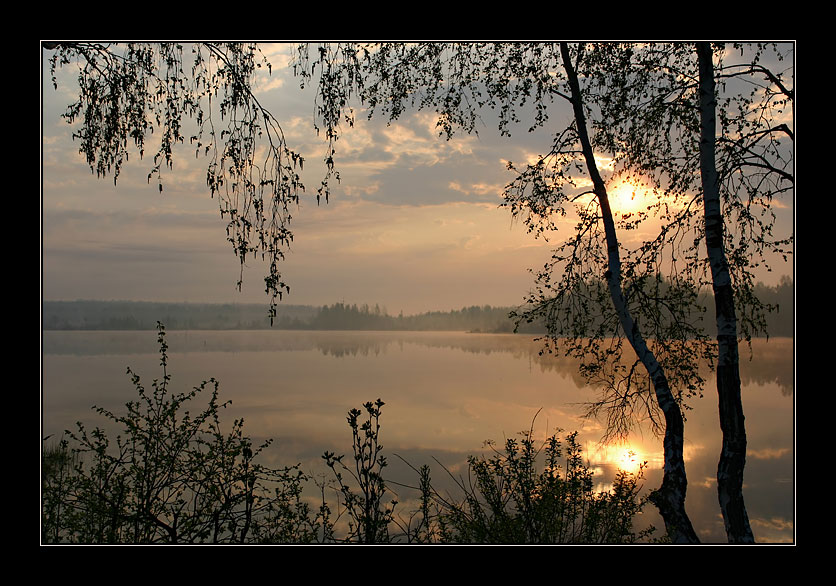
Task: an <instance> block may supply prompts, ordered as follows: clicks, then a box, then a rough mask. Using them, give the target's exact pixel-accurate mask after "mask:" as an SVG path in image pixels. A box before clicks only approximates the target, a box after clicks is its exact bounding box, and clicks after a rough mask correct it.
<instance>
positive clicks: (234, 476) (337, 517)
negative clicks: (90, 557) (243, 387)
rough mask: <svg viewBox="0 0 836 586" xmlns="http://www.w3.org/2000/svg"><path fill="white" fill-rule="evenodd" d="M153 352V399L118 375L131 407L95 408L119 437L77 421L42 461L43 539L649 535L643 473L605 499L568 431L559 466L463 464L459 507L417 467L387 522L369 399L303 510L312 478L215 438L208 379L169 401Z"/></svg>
mask: <svg viewBox="0 0 836 586" xmlns="http://www.w3.org/2000/svg"><path fill="white" fill-rule="evenodd" d="M158 343H159V346H160V356H161V361H160V363H161V366H162V378H161V379H159V380H154V381H153V384H152V389H151V390H150V391H148V390H147V389H146V388H145V387H144V386H143V385H142V383H141V380H140V377H139V376H137V375H136V374H134V373H133V372H132V371H131V369H130V368H129V369H128V375H129V376H130V377H131V380H132V382H133V384H134V386H135V388H136V391H137V395H138V398H137V399H136V400H134V401H130V402H128V403H127V404H126V405H125V407H126V413H125V414H123V415H117V414H115V413H113V412H111V411H108V410H106V409H103V408H97V407H94V410H95V411H96V412H97V413H99V414H100V415H103V416H104V417H105V418H106V419H107V420H109V422H110V424H111V426H114V425H115V426H116V427H117V428H120V429H121V433H120V434H119V435H117V436H116V437H115V439H111V438H110V437H109V435H108V433H107V432H106V431H104V430H103V429H101V428H99V427H96V428H95V429H93V430H91V431H88V430H87V429H86V428H85V426H84V425H83V424H81V423H78V424H77V430H76V431H75V432H69V431H67V432H65V435H64V437H62V438H61V440H60V441H59V442H58V444H57V445H52V446H49V447H46V448H45V449H44V450H43V455H42V463H41V472H42V521H41V525H42V527H41V528H42V540H43V542H45V543H316V542H326V543H351V542H353V543H368V544H371V543H392V542H405V543H625V542H633V541H637V540H639V539H642V538H644V537H646V535H647V534H648V532H639V533H636V532H635V531H634V529H633V519H634V517H635V515H637V514H638V513H639V512H640V511H641V508H642V506H643V505H644V500H643V499H640V498H639V496H638V495H639V489H640V487H639V484H638V482H639V479H640V475H636V476H633V475H629V474H627V473H620V474H619V475H618V476H617V477H616V480H615V484H614V488H613V489H612V490H610V491H608V492H603V493H596V492H594V490H593V486H592V474H591V472H590V471H589V469H588V468H587V467H586V466H585V465H584V464H583V462H582V459H581V451H580V447H579V446H578V444H577V441H576V434H570V435H569V436H567V437H566V456H565V461H561V454H562V446H561V442H560V441H559V440H558V439H557V437H556V436H552V437H550V438H549V439H548V440H546V442H545V443H544V444H542V445H541V446H540V447H539V448H537V447H536V446H535V442H534V440H533V439H532V434H531V432H530V431H529V432H528V433H526V434H523V437H522V439H521V440H519V441H518V440H515V439H510V440H508V441H507V442H506V443H505V446H504V452H499V451H495V453H494V456H492V457H490V458H484V457H475V456H471V457H470V458H469V459H468V470H469V481H468V482H465V481H464V480H459V481H458V485H459V488H460V489H461V490H462V495H463V496H460V497H457V498H453V497H449V496H448V497H442V496H441V495H440V494H439V493H438V492H437V491H436V490H435V489H434V488H433V486H432V482H431V478H430V469H429V467H428V466H426V465H424V466H422V467H421V468H420V469H416V470H415V471H416V472H417V474H418V477H419V486H418V487H414V488H416V489H417V493H418V495H419V498H418V501H417V502H418V505H417V508H416V509H415V510H413V511H411V512H410V513H409V514H408V515H407V516H406V517H405V518H404V517H401V516H399V515H396V514H395V509H396V507H397V505H398V495H397V494H395V493H394V492H393V491H392V490H391V489H390V488H389V486H388V485H387V482H386V481H385V480H384V477H383V472H384V469H385V468H386V466H387V462H386V458H385V457H384V456H383V446H382V444H381V443H380V417H381V411H382V407H383V405H384V403H383V401H381V400H380V399H378V400H377V401H375V402H368V403H365V404H364V408H365V418H362V419H361V416H363V411H361V410H359V409H352V410H350V411H349V412H348V418H347V421H348V425H349V427H350V428H351V431H352V451H353V462H349V463H347V464H346V463H344V461H343V460H344V456H336V455H335V454H333V453H331V452H326V453H325V454H324V455H323V459H324V460H325V463H326V465H327V466H328V467H329V468H330V469H331V471H332V475H333V476H332V478H333V480H332V482H331V483H330V484H329V485H328V486H326V485H325V484H321V485H319V488H320V491H321V494H322V501H321V505H320V507H319V508H318V510H313V509H312V508H311V507H310V505H309V504H308V502H307V501H306V499H304V498H303V491H304V489H305V488H306V485H307V484H308V482H309V481H310V480H311V479H310V477H308V476H307V475H306V474H304V473H303V472H302V471H301V470H300V469H299V466H298V465H297V466H291V467H286V468H279V469H273V468H268V467H265V466H263V465H261V464H259V463H258V462H257V461H256V460H257V458H258V456H259V454H260V453H261V452H262V451H263V450H264V449H265V448H266V447H267V446H268V445H269V444H270V442H269V441H268V442H265V443H264V444H262V445H260V446H257V447H254V445H253V442H252V440H251V439H250V438H249V437H247V436H246V435H245V434H244V421H243V420H242V419H238V420H235V421H234V422H233V424H232V427H231V429H230V431H229V432H228V433H224V432H223V430H222V426H221V421H220V414H221V412H222V410H223V408H225V407H226V406H227V405H228V404H229V403H228V402H227V403H219V400H218V386H219V385H218V383H217V381H215V380H214V379H209V380H208V381H204V382H202V383H201V384H200V385H199V386H197V387H194V388H193V389H192V390H191V391H190V392H188V393H183V394H176V393H172V392H170V390H169V384H170V380H171V379H170V376H169V374H168V371H167V366H168V355H167V349H168V347H167V345H166V342H165V329H164V328H163V326H162V324H159V323H158ZM207 390H208V391H209V400H208V405H207V406H206V407H205V408H203V409H202V410H200V412H199V413H197V414H196V415H192V414H191V413H190V411H189V410H188V406H189V405H190V404H191V402H192V401H193V400H195V399H197V398H198V397H200V396H201V395H202V394H203V393H205V392H206V391H207ZM538 461H542V470H541V471H538ZM328 488H332V489H334V490H335V496H336V504H334V505H332V504H329V502H328V499H327V498H326V489H328ZM651 530H652V528H651Z"/></svg>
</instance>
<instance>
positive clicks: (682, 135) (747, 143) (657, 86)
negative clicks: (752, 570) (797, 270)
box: [588, 42, 794, 542]
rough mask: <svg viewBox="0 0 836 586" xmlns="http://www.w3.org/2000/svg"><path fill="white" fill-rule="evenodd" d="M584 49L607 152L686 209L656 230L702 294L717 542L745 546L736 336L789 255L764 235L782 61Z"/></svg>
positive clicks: (728, 53)
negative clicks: (714, 421)
mask: <svg viewBox="0 0 836 586" xmlns="http://www.w3.org/2000/svg"><path fill="white" fill-rule="evenodd" d="M786 49H787V47H786V46H785V47H784V51H786ZM591 53H593V54H597V56H596V58H595V59H594V60H593V61H592V62H591V64H590V68H589V71H588V73H589V77H588V79H590V80H592V81H591V85H592V86H594V90H593V91H594V92H595V94H596V98H595V101H596V103H598V104H600V105H601V116H600V123H599V132H600V134H601V135H602V136H603V137H605V139H606V141H607V142H608V143H609V150H611V151H612V152H614V153H617V156H618V157H620V162H621V164H622V166H623V168H625V169H628V170H629V171H630V172H631V173H634V174H636V175H639V176H641V178H642V180H643V181H645V182H649V183H651V184H652V185H654V186H655V187H656V188H657V189H660V190H662V191H663V192H664V193H665V194H666V197H667V198H668V199H670V197H671V195H672V194H681V195H675V198H676V199H680V200H682V201H684V202H686V203H687V205H683V206H681V207H682V209H683V210H685V211H683V212H680V213H678V215H677V216H676V217H674V218H672V220H671V221H669V223H668V226H666V230H668V231H669V232H671V233H679V234H681V235H682V237H681V241H680V244H679V251H678V256H679V257H680V258H682V259H684V262H683V263H682V264H681V266H680V268H679V272H680V274H681V276H682V278H683V279H687V280H688V281H689V282H691V283H693V286H694V287H701V286H703V285H705V284H709V285H710V286H711V288H712V290H713V295H714V307H715V323H716V330H717V332H716V350H715V351H714V352H715V355H716V361H717V364H716V366H717V391H718V397H719V413H720V425H721V428H722V432H723V447H722V451H721V454H720V459H719V465H718V472H717V486H718V496H719V502H720V506H721V509H722V512H723V517H724V520H725V523H726V531H727V534H728V537H729V540H730V541H732V542H751V541H753V535H752V531H751V528H750V526H749V522H748V516H747V514H746V508H745V505H744V499H743V469H744V466H745V459H746V431H745V425H744V416H743V405H742V399H741V392H740V374H739V360H740V359H739V350H738V339H739V338H742V339H745V340H748V339H751V336H752V335H754V334H757V333H760V332H763V331H764V330H765V328H766V324H767V321H766V313H767V310H769V309H772V308H771V307H770V306H769V305H766V304H764V302H763V300H762V299H761V298H760V297H759V296H758V295H757V294H756V291H755V289H756V287H755V274H754V272H753V271H754V269H755V268H758V267H764V266H766V267H768V266H769V264H770V262H772V259H774V258H781V257H783V258H784V259H785V260H786V258H787V255H788V254H789V253H790V250H789V246H790V244H791V239H788V238H780V237H776V236H774V235H773V227H774V224H775V215H774V210H773V205H772V202H773V199H774V198H775V197H777V196H779V195H781V194H783V193H787V192H789V193H791V192H792V189H793V187H794V171H793V141H794V134H793V131H792V129H791V128H790V125H791V124H792V112H793V102H794V92H793V88H792V85H791V84H792V79H791V76H792V63H791V62H789V63H788V62H785V61H784V59H785V58H786V56H785V55H784V53H783V52H782V50H781V49H780V48H779V47H778V46H776V45H774V44H759V45H757V44H752V45H742V44H738V45H734V46H726V45H724V44H714V45H713V46H712V45H711V44H710V43H707V42H701V43H696V44H690V43H678V44H677V43H674V44H671V43H664V44H642V45H632V44H618V45H602V46H596V47H595V49H594V50H593V51H591ZM790 58H791V55H790ZM781 68H784V69H785V71H782V70H781ZM787 71H788V72H789V75H790V79H786V77H787ZM703 246H704V247H705V249H704V250H705V252H704V253H703V252H702V251H701V247H703ZM706 261H707V262H706Z"/></svg>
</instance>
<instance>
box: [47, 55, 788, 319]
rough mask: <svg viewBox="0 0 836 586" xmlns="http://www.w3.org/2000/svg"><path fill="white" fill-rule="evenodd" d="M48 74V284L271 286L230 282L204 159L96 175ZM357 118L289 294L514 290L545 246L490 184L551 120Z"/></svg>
mask: <svg viewBox="0 0 836 586" xmlns="http://www.w3.org/2000/svg"><path fill="white" fill-rule="evenodd" d="M48 54H49V52H48V51H44V57H45V58H44V59H43V63H44V64H46V58H47V57H48ZM268 57H269V58H270V60H271V62H272V64H273V72H272V75H271V76H270V77H269V78H264V79H263V80H262V83H261V84H260V87H259V89H258V91H257V93H258V96H259V99H260V100H261V102H262V104H263V105H265V106H266V107H267V108H268V109H270V110H271V111H272V112H273V113H274V114H275V115H276V117H277V118H278V119H279V120H280V121H281V122H282V125H283V126H282V127H283V130H284V132H285V135H286V137H287V140H288V143H289V144H290V146H291V147H292V148H294V149H295V150H297V152H301V153H302V154H303V155H305V156H306V159H307V161H309V162H315V161H318V160H320V159H321V156H322V154H323V151H324V144H323V142H322V140H321V139H320V138H318V137H317V136H316V134H315V132H314V130H313V120H312V112H313V101H312V96H311V94H310V93H307V94H306V93H303V92H302V91H300V90H299V84H298V81H297V80H295V79H293V78H292V75H291V73H290V72H289V71H288V70H287V69H286V68H284V67H282V65H283V64H286V63H287V60H288V57H289V53H288V51H287V48H285V47H275V48H270V49H269V50H268ZM67 73H71V71H68V72H67ZM43 80H44V85H43V95H42V105H43V119H42V125H43V128H42V131H43V152H42V160H43V163H42V169H43V177H42V185H43V194H42V201H41V204H42V220H43V225H42V262H43V276H42V296H43V298H44V299H46V300H58V299H126V300H146V301H175V302H177V301H194V302H221V303H244V302H247V303H249V302H255V303H267V302H268V297H267V296H266V295H265V293H264V287H263V280H262V278H263V276H264V274H265V270H266V268H265V266H263V265H261V264H260V263H258V262H252V263H250V264H249V265H248V267H247V268H246V270H245V272H244V287H243V292H241V293H239V292H238V291H237V289H236V287H235V284H236V282H237V281H238V278H239V265H238V261H237V259H236V257H235V256H234V253H233V251H232V249H231V246H230V245H229V244H228V243H227V242H226V240H225V237H226V234H225V222H224V221H223V220H222V219H221V218H220V215H219V213H218V207H217V203H216V202H215V201H213V200H212V199H211V198H210V196H209V192H208V189H207V187H206V184H205V180H204V177H205V169H206V168H205V164H206V161H205V159H195V157H194V156H193V151H192V150H191V148H189V147H184V148H183V149H181V152H178V153H177V154H176V158H175V162H174V168H173V170H172V171H167V172H165V173H164V175H163V181H164V187H165V189H164V191H163V192H162V193H159V192H158V191H157V188H156V184H155V183H154V182H152V183H151V184H150V185H149V184H148V183H147V181H146V177H147V173H148V171H149V169H150V165H151V163H150V162H149V161H147V160H145V161H143V160H140V159H139V157H132V159H131V161H130V163H129V164H128V165H127V166H126V167H125V169H124V170H123V173H122V175H121V177H120V179H119V183H118V186H114V184H113V182H112V181H111V180H109V179H98V178H96V176H95V175H94V174H91V172H90V169H89V168H88V167H87V165H86V163H85V162H84V160H83V158H82V157H81V155H79V154H78V152H77V151H78V149H77V146H76V145H74V144H73V142H72V141H71V139H70V134H71V129H70V127H69V126H68V125H67V124H66V122H65V121H63V120H62V119H60V117H59V115H60V113H61V112H62V111H63V109H64V108H65V107H66V105H67V104H69V103H70V101H71V94H70V93H69V92H71V91H72V89H73V83H72V82H73V79H72V77H71V75H67V74H63V75H61V76H60V77H59V80H60V83H59V88H58V90H57V91H55V90H53V88H52V85H51V83H49V71H48V68H47V67H46V65H44V71H43ZM555 118H556V119H559V116H557V117H555ZM358 120H359V123H358V125H357V127H356V128H354V129H353V130H351V131H349V132H347V133H346V134H345V135H344V136H343V138H342V139H341V140H340V141H339V143H338V148H339V150H338V153H337V154H338V160H337V161H338V166H339V170H340V172H341V175H342V181H341V184H340V185H338V186H337V187H336V189H335V190H334V192H333V196H332V198H331V200H330V202H329V203H328V204H323V205H319V206H317V204H316V200H315V196H314V193H315V188H316V186H317V185H318V183H319V180H320V179H321V176H320V175H319V173H320V168H319V167H318V166H317V165H315V164H306V167H305V168H306V173H305V175H304V177H303V178H304V179H305V181H306V184H307V185H309V191H308V193H309V195H308V196H306V198H305V199H304V200H303V201H302V204H301V206H300V208H299V209H298V210H297V211H296V213H295V214H294V222H293V226H292V228H293V230H294V235H295V240H294V244H293V247H292V252H291V254H290V255H289V257H288V259H287V261H286V262H285V263H284V264H283V267H282V274H283V277H284V279H285V281H286V282H287V283H288V284H289V285H290V286H291V294H290V296H287V297H285V300H284V302H285V303H292V304H312V305H322V304H329V303H334V302H337V301H345V302H348V303H358V304H362V303H369V304H371V305H373V304H375V303H379V304H380V305H381V306H382V307H385V308H386V309H387V310H388V312H389V313H391V314H397V313H398V311H404V313H406V314H408V313H415V312H420V311H428V310H436V309H439V310H448V309H457V308H461V307H462V306H465V305H476V304H478V305H482V304H491V305H517V304H519V303H521V302H522V301H523V299H524V297H525V294H526V292H527V291H528V290H529V288H530V287H531V286H532V284H533V276H532V275H531V274H530V273H529V272H528V270H529V269H532V268H533V269H537V268H540V267H542V265H543V263H545V262H546V261H547V260H548V258H549V256H550V250H551V248H550V245H549V243H546V242H544V241H542V240H536V239H535V238H534V237H532V236H531V235H529V234H527V233H526V229H525V226H523V225H522V224H521V223H519V222H516V223H515V222H512V218H511V215H510V212H509V211H508V210H507V209H502V208H499V204H500V203H501V197H500V194H501V191H502V187H503V186H504V185H505V184H506V183H507V182H508V181H510V180H511V179H512V178H513V177H512V175H511V174H510V172H509V171H507V170H506V167H505V163H506V161H508V160H513V161H517V162H519V161H523V160H527V159H528V158H529V157H531V156H532V155H533V154H535V153H537V152H540V151H543V150H545V148H547V146H548V145H549V144H550V137H549V135H548V132H540V133H538V134H528V133H527V132H526V131H525V129H524V128H519V129H514V131H513V133H512V137H511V138H510V139H509V138H501V137H499V135H498V132H497V131H496V126H495V125H492V124H491V121H490V120H486V124H485V127H484V128H481V129H480V134H479V136H478V137H477V136H460V137H458V138H456V139H454V140H452V141H447V140H445V139H444V138H441V137H438V136H437V131H436V130H435V128H434V119H433V118H432V116H430V115H429V114H428V113H426V112H423V113H422V112H414V113H411V114H410V115H406V116H403V117H402V118H401V119H399V120H398V121H397V123H395V124H392V125H386V124H385V121H380V120H375V121H373V122H371V123H368V122H365V121H364V120H363V116H362V115H361V116H358ZM555 123H557V122H555ZM790 211H791V210H790ZM776 280H777V279H776Z"/></svg>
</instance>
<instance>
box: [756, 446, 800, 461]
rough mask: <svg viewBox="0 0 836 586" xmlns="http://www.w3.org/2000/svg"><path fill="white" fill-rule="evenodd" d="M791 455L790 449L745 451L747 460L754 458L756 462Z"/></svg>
mask: <svg viewBox="0 0 836 586" xmlns="http://www.w3.org/2000/svg"><path fill="white" fill-rule="evenodd" d="M790 454H792V450H791V449H790V448H771V449H763V450H747V451H746V457H747V458H755V459H756V460H778V459H780V458H784V457H786V456H788V455H790Z"/></svg>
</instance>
